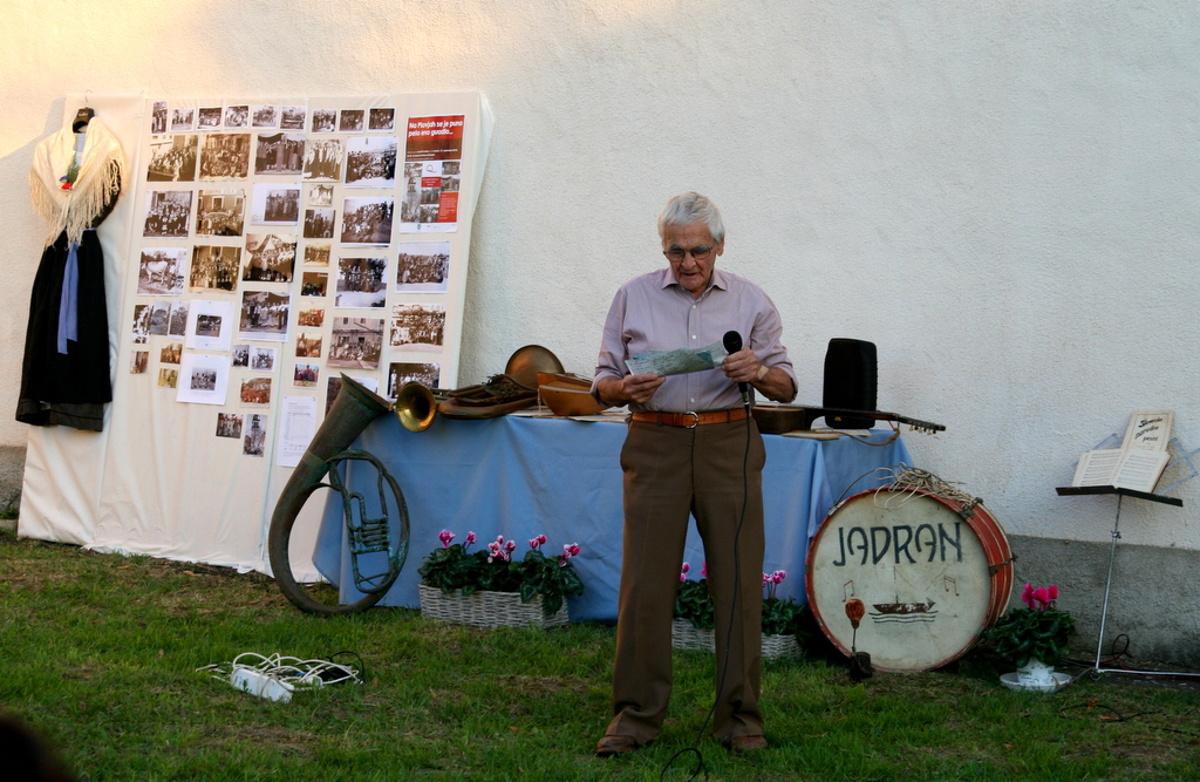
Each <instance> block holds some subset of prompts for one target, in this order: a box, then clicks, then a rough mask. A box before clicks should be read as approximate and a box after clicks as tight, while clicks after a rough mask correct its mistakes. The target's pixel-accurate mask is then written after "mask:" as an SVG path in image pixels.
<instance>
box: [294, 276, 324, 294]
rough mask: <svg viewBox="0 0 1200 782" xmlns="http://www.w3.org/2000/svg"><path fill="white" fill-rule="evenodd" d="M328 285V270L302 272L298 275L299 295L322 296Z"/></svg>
mask: <svg viewBox="0 0 1200 782" xmlns="http://www.w3.org/2000/svg"><path fill="white" fill-rule="evenodd" d="M328 287H329V274H328V272H304V273H303V274H301V275H300V295H301V296H324V295H325V293H326V289H327V288H328Z"/></svg>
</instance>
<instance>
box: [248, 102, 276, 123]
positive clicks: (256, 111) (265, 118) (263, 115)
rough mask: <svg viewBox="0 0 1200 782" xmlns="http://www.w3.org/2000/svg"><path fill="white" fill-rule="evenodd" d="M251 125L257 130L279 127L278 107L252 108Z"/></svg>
mask: <svg viewBox="0 0 1200 782" xmlns="http://www.w3.org/2000/svg"><path fill="white" fill-rule="evenodd" d="M250 124H251V125H252V126H253V127H256V128H277V127H279V107H278V106H251V107H250Z"/></svg>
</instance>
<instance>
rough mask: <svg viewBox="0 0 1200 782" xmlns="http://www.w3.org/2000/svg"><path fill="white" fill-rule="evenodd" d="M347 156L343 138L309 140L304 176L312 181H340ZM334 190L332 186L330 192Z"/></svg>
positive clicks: (305, 150)
mask: <svg viewBox="0 0 1200 782" xmlns="http://www.w3.org/2000/svg"><path fill="white" fill-rule="evenodd" d="M345 156H346V147H345V145H344V144H343V143H342V140H341V139H336V138H318V139H311V140H309V142H308V144H307V145H306V146H305V148H304V178H305V179H306V180H309V181H312V182H340V181H341V179H342V158H344V157H345ZM332 192H333V188H332V187H331V188H330V193H331V194H332ZM330 203H332V201H331V202H330Z"/></svg>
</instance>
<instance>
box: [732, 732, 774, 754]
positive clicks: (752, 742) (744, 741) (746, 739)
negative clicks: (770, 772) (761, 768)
mask: <svg viewBox="0 0 1200 782" xmlns="http://www.w3.org/2000/svg"><path fill="white" fill-rule="evenodd" d="M725 746H727V747H729V749H730V751H732V752H733V754H735V755H743V754H745V753H747V752H757V751H758V750H760V749H766V748H767V739H766V737H764V736H734V737H733V738H731V739H729V741H727V742H726V743H725Z"/></svg>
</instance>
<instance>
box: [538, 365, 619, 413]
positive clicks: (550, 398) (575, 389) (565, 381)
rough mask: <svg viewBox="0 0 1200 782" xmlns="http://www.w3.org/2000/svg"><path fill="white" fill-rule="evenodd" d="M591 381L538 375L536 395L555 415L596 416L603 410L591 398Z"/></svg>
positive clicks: (549, 374) (576, 377)
mask: <svg viewBox="0 0 1200 782" xmlns="http://www.w3.org/2000/svg"><path fill="white" fill-rule="evenodd" d="M591 389H592V381H591V380H589V379H588V378H586V377H579V376H578V375H571V374H564V373H551V372H540V373H538V395H539V396H540V397H541V399H542V404H544V405H545V406H546V407H548V408H550V411H551V412H553V413H554V414H555V415H596V414H597V413H599V412H601V411H602V410H604V409H605V407H604V405H602V404H600V403H599V402H597V401H596V398H595V397H593V396H592V393H591Z"/></svg>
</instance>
